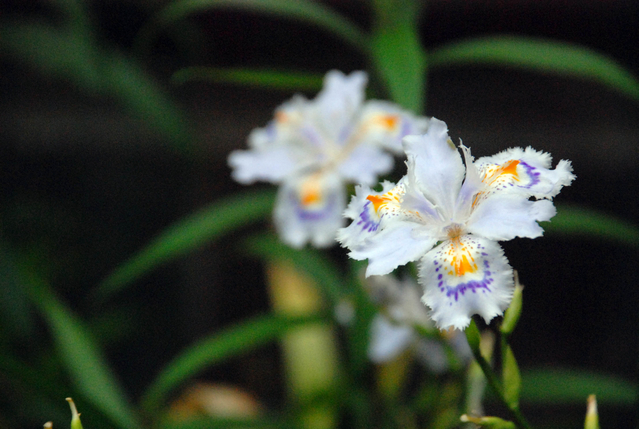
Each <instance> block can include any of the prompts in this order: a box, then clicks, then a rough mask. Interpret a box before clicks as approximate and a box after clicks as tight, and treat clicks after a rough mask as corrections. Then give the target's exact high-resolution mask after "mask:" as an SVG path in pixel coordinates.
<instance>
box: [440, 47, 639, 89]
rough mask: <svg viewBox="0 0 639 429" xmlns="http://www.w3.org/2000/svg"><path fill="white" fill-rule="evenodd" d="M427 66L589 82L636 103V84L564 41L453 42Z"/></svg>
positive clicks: (613, 65) (611, 63) (604, 59)
mask: <svg viewBox="0 0 639 429" xmlns="http://www.w3.org/2000/svg"><path fill="white" fill-rule="evenodd" d="M428 59H429V66H430V67H432V68H435V67H453V66H459V65H474V64H482V65H486V64H488V65H498V66H511V67H516V68H521V69H525V70H532V71H537V72H544V73H556V74H559V75H565V76H570V77H578V78H584V79H590V80H593V81H595V82H599V83H601V84H603V85H606V86H608V87H610V88H612V89H615V90H617V91H619V92H621V93H622V94H625V95H626V96H628V97H630V98H633V99H635V100H639V81H638V80H637V78H636V77H635V76H634V75H633V74H632V73H631V72H629V71H628V70H627V69H625V68H624V67H623V66H621V65H620V64H619V63H617V62H616V61H615V60H613V59H612V58H610V57H608V56H605V55H603V54H600V53H597V52H595V51H593V50H591V49H589V48H586V47H583V46H579V45H574V44H570V43H565V42H558V41H553V40H545V39H533V38H527V37H511V36H496V37H484V38H476V39H469V40H464V41H461V42H454V43H450V44H448V45H445V46H442V47H440V48H437V49H435V50H433V51H432V52H431V53H430V55H429V57H428Z"/></svg>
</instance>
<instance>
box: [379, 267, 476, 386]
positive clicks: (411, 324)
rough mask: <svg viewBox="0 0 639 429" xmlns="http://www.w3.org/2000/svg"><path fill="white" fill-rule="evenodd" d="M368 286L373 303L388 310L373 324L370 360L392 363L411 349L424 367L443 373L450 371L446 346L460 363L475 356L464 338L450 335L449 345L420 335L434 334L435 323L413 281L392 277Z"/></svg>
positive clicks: (381, 279)
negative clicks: (423, 333)
mask: <svg viewBox="0 0 639 429" xmlns="http://www.w3.org/2000/svg"><path fill="white" fill-rule="evenodd" d="M366 286H367V289H368V291H369V295H370V296H371V299H372V300H373V302H375V303H376V304H378V305H380V306H382V307H383V308H384V312H383V313H379V314H377V315H376V316H375V318H373V321H372V322H371V327H370V342H369V347H368V357H369V359H370V360H371V361H372V362H374V363H384V362H388V361H390V360H392V359H394V358H396V357H397V356H399V355H400V354H401V353H402V352H404V350H406V349H409V348H411V349H412V350H413V351H414V353H415V355H416V356H417V358H418V360H419V361H420V362H421V363H422V364H424V365H425V366H426V367H427V368H428V369H429V370H430V371H431V372H433V373H435V374H440V373H443V372H445V371H446V370H447V369H448V368H449V358H450V356H449V355H448V353H447V350H446V347H449V348H450V350H452V351H453V352H454V353H455V355H456V357H457V359H459V360H460V361H462V362H468V361H469V360H470V358H471V357H472V353H471V351H470V347H469V346H468V343H467V341H466V337H465V336H464V335H456V334H457V333H456V332H451V333H447V334H446V335H444V337H445V340H446V343H447V345H446V346H445V345H444V343H443V342H442V341H443V339H436V338H423V337H420V335H419V334H418V333H417V331H416V328H417V327H420V328H422V329H424V330H426V331H430V330H433V329H434V324H433V322H432V320H431V319H430V317H429V316H428V310H427V309H426V307H424V306H423V305H422V304H421V302H420V301H419V295H420V291H419V286H418V285H417V284H416V283H415V282H414V281H413V280H412V279H410V278H407V279H404V280H401V281H400V280H397V279H396V278H395V277H393V276H390V275H388V276H372V277H369V278H368V281H367V282H366Z"/></svg>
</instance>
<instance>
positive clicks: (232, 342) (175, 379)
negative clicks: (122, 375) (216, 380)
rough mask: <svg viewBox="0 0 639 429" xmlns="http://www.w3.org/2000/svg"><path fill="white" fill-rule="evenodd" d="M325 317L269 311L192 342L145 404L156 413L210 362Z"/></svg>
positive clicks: (156, 382)
mask: <svg viewBox="0 0 639 429" xmlns="http://www.w3.org/2000/svg"><path fill="white" fill-rule="evenodd" d="M324 320H325V319H324V318H322V317H320V316H306V317H285V316H273V315H268V316H261V317H257V318H254V319H251V320H246V321H244V322H242V323H241V324H239V325H237V326H233V327H231V328H228V329H226V330H225V331H223V332H220V333H215V334H213V335H212V336H211V337H208V338H205V339H203V340H202V341H199V342H197V343H195V344H193V345H191V346H190V347H189V348H188V349H186V350H185V351H184V352H182V353H181V354H180V355H179V356H178V357H177V358H175V359H174V360H173V361H172V362H171V363H169V364H168V365H167V366H166V367H165V368H164V369H163V370H162V372H161V373H160V374H159V376H158V377H157V378H156V379H155V380H154V381H153V383H152V384H151V385H150V386H149V388H148V389H147V391H146V392H145V394H144V397H143V398H142V407H143V409H144V410H146V411H147V412H149V413H156V412H157V411H158V410H159V409H160V407H161V406H162V403H163V401H164V400H165V399H166V396H167V395H168V394H169V393H170V392H171V391H172V390H173V389H175V388H177V387H179V386H180V384H182V383H183V382H185V381H186V380H187V379H188V378H190V377H193V376H194V375H196V374H197V373H199V372H200V371H202V370H204V369H206V368H208V367H209V366H211V365H215V364H216V363H219V362H222V361H224V360H226V359H229V358H231V357H234V356H238V355H240V354H241V353H245V352H247V351H249V350H253V349H255V348H257V347H259V346H262V345H264V344H266V343H268V342H270V341H273V340H275V339H277V338H280V337H281V336H283V335H284V334H286V333H288V332H290V331H291V330H292V329H295V328H297V327H300V326H304V325H308V324H312V323H317V322H320V321H324Z"/></svg>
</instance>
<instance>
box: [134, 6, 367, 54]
mask: <svg viewBox="0 0 639 429" xmlns="http://www.w3.org/2000/svg"><path fill="white" fill-rule="evenodd" d="M220 8H224V9H236V10H244V11H247V12H253V13H260V14H264V15H271V16H275V17H279V18H290V19H296V20H299V21H302V22H306V23H309V24H313V25H316V26H318V27H320V28H322V29H324V30H327V31H328V32H330V33H332V34H334V35H336V36H338V37H340V38H341V39H342V40H344V41H346V42H347V43H348V44H350V45H351V46H353V47H354V48H356V49H358V50H359V51H360V52H362V53H365V54H366V53H367V52H368V38H367V35H366V34H365V33H364V32H363V31H362V30H361V29H359V28H358V27H357V26H356V25H354V24H353V23H351V22H350V21H348V20H347V19H345V18H344V17H343V16H341V15H340V14H338V13H336V12H334V11H333V10H331V9H330V8H328V7H326V6H324V5H322V4H321V3H318V2H313V1H308V0H177V1H174V2H173V3H170V4H169V5H168V6H166V7H165V8H164V9H162V10H161V11H160V12H158V14H156V15H155V16H154V17H153V18H152V19H151V20H150V21H149V23H148V24H147V25H146V26H145V27H144V28H142V30H141V31H140V34H139V35H138V38H137V40H136V43H135V45H136V50H137V51H138V52H140V51H141V50H143V49H144V48H145V47H147V46H148V45H149V43H150V42H151V41H152V39H153V38H154V37H155V36H156V34H157V32H158V31H160V30H161V28H162V27H164V26H167V25H169V24H170V23H172V22H175V21H179V20H181V19H184V18H186V17H187V16H189V15H192V14H196V13H200V12H204V11H207V10H212V9H220Z"/></svg>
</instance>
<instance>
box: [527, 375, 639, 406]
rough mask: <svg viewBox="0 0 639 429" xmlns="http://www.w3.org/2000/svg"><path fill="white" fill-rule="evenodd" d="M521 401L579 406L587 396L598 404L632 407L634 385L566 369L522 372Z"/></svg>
mask: <svg viewBox="0 0 639 429" xmlns="http://www.w3.org/2000/svg"><path fill="white" fill-rule="evenodd" d="M521 378H522V389H521V401H522V402H529V403H534V404H538V405H563V404H581V403H583V401H584V399H585V398H587V397H588V396H589V395H590V394H595V395H597V402H598V403H599V404H610V405H626V406H634V405H635V404H636V403H637V400H639V394H638V393H637V392H639V390H638V389H637V387H639V386H637V383H636V382H631V381H628V380H624V379H622V378H619V377H616V376H611V375H605V374H598V373H595V372H590V371H585V370H575V369H566V368H552V369H545V368H544V369H529V370H525V371H522V373H521Z"/></svg>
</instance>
